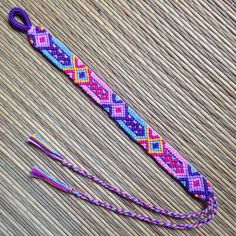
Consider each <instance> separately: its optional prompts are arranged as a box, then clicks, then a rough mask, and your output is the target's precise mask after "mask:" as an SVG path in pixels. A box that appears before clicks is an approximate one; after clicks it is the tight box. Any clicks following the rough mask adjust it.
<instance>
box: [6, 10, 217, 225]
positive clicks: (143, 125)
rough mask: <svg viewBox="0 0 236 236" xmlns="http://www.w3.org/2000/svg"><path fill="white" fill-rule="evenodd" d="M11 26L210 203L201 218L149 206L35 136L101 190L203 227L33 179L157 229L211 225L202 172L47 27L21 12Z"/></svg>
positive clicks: (209, 192)
mask: <svg viewBox="0 0 236 236" xmlns="http://www.w3.org/2000/svg"><path fill="white" fill-rule="evenodd" d="M15 16H19V17H20V18H22V21H23V22H24V23H23V24H22V23H19V22H17V21H16V19H15ZM9 22H10V24H11V25H12V26H13V27H14V28H15V29H19V30H21V31H23V32H27V35H28V40H29V42H30V43H31V45H32V46H33V47H34V48H35V49H37V50H38V51H39V52H40V53H42V54H43V55H44V56H45V57H46V58H47V59H48V60H49V61H50V62H51V63H52V64H54V65H55V66H56V67H57V68H58V69H60V70H62V71H63V72H64V73H65V74H66V75H67V76H69V77H70V78H71V80H72V81H73V82H74V84H75V85H77V86H79V87H80V88H81V89H82V90H83V91H85V92H86V93H87V94H88V95H89V96H90V97H91V98H93V99H94V101H95V102H96V103H98V104H99V105H100V106H101V107H102V108H103V109H104V110H105V111H106V112H107V113H108V114H109V116H110V117H111V118H112V119H113V120H114V121H116V123H117V124H118V126H119V127H120V128H121V129H122V130H124V131H125V132H126V133H127V134H128V135H129V137H130V138H131V139H132V140H134V141H135V142H137V143H138V144H139V145H140V146H142V148H144V150H146V152H147V154H149V155H150V156H151V157H152V158H153V159H154V160H155V161H156V162H157V163H158V164H159V165H161V166H162V167H163V169H164V170H166V171H167V172H168V173H169V174H170V175H171V176H172V177H173V178H175V179H176V180H177V181H178V182H179V183H180V184H181V185H182V186H183V187H184V188H185V189H186V190H187V191H188V192H189V193H190V194H192V195H193V196H194V197H195V198H198V199H200V200H202V201H204V202H205V203H206V205H207V207H206V208H205V209H204V210H203V211H201V212H200V213H193V214H183V213H177V212H171V211H168V210H163V209H161V208H160V207H158V206H155V205H152V204H149V203H146V202H144V201H142V200H140V199H138V198H136V197H134V196H131V195H130V194H128V193H126V192H124V191H122V190H121V189H118V188H117V187H116V186H113V185H111V184H109V183H107V182H106V181H103V180H101V179H99V178H98V177H96V176H94V175H92V174H90V173H89V172H88V171H86V170H81V169H80V168H78V167H77V166H75V165H74V164H72V163H70V162H68V161H67V160H66V159H65V158H64V157H63V156H62V155H61V154H59V153H58V152H57V151H55V150H54V149H52V148H50V147H49V146H48V145H46V144H45V142H44V141H42V139H41V138H40V137H39V136H38V135H34V136H32V137H31V138H30V139H29V142H30V143H33V144H34V145H36V146H37V147H38V148H40V149H41V150H42V151H44V152H45V153H46V154H47V155H48V156H50V157H52V158H53V159H55V160H57V161H60V162H62V164H63V165H65V166H67V167H69V168H70V169H72V170H74V171H76V172H77V173H79V174H81V175H83V176H85V177H87V178H89V179H91V180H93V181H94V182H96V183H98V184H100V185H101V186H103V187H105V188H107V189H109V190H110V191H112V192H114V193H116V194H118V195H119V196H121V197H124V198H125V199H128V200H130V201H132V202H134V203H136V204H138V205H140V206H142V207H145V208H147V209H149V210H152V211H154V212H157V213H160V214H163V215H166V216H169V217H172V218H180V219H198V220H199V221H198V222H195V223H190V224H175V223H172V222H169V221H168V222H164V221H161V220H158V219H154V218H152V217H149V216H146V215H142V214H136V213H132V212H129V211H126V210H123V209H121V208H117V207H115V206H112V205H110V204H107V203H105V202H103V201H100V200H96V199H94V198H91V197H90V196H88V195H86V194H83V193H80V192H79V191H78V190H75V189H71V188H69V187H68V186H67V185H65V184H64V183H60V182H58V181H57V180H55V179H54V178H52V177H49V176H47V175H46V174H45V173H43V172H42V171H41V170H39V169H38V168H33V170H32V176H33V177H38V178H41V179H43V180H45V181H46V182H48V183H49V184H51V185H53V186H54V187H57V188H59V189H61V190H63V191H65V192H67V193H71V194H73V195H75V196H76V197H79V198H82V199H84V200H87V201H89V202H91V203H94V204H96V205H99V206H102V207H104V208H106V209H108V210H112V211H114V212H116V213H118V214H122V215H126V216H128V217H132V218H136V219H139V220H142V221H146V222H149V223H152V224H157V225H163V226H165V227H168V228H172V229H190V228H195V227H201V226H202V225H203V224H206V223H208V222H209V221H210V220H211V219H212V218H213V217H214V216H215V215H216V213H217V206H218V204H217V200H216V198H215V194H214V191H213V188H212V185H211V183H210V182H209V181H208V180H207V179H206V178H205V177H204V176H203V175H202V174H201V173H200V172H198V171H197V170H196V169H195V168H194V167H193V166H191V164H190V163H188V162H187V161H186V160H185V159H184V158H183V156H182V155H181V154H180V153H178V152H177V151H176V150H175V149H174V148H173V147H171V146H170V145H169V144H168V142H167V141H166V140H164V139H163V138H162V137H161V136H160V135H159V134H158V133H156V132H155V131H154V130H153V129H152V128H151V127H150V126H149V125H148V124H147V122H145V121H144V120H143V119H142V118H141V117H140V116H139V115H138V114H137V113H136V112H135V111H134V110H133V109H132V108H130V107H129V106H128V105H127V104H126V103H125V102H124V101H123V100H122V99H121V98H120V97H119V96H118V95H117V94H116V93H115V92H114V91H112V89H111V88H109V87H108V85H107V84H105V83H104V82H103V81H102V80H101V79H100V78H99V77H98V76H97V75H96V74H95V73H94V72H93V71H92V70H91V69H90V68H89V67H88V66H87V65H85V64H84V63H83V62H82V61H81V60H80V59H79V58H78V57H77V56H76V55H74V54H73V53H72V52H71V51H70V50H69V49H68V48H67V47H66V46H65V45H64V44H63V43H61V42H60V41H59V40H58V39H57V38H55V37H54V36H53V35H52V34H51V33H50V32H49V31H48V30H47V29H45V28H44V27H41V26H33V25H32V24H31V21H30V18H29V16H28V15H27V13H26V12H24V11H23V10H22V9H20V8H13V9H12V10H11V11H10V13H9Z"/></svg>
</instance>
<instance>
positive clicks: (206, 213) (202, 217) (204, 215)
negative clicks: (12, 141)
mask: <svg viewBox="0 0 236 236" xmlns="http://www.w3.org/2000/svg"><path fill="white" fill-rule="evenodd" d="M28 142H29V143H30V144H33V145H35V146H36V147H38V148H39V149H40V150H42V151H43V152H44V153H45V154H46V155H48V156H49V157H51V158H52V159H54V160H57V161H60V162H61V163H62V165H63V166H65V167H68V168H69V169H72V170H73V171H75V172H76V173H78V174H80V175H82V176H84V177H86V178H88V179H90V180H92V181H93V182H95V183H97V184H99V185H100V186H102V187H104V188H106V189H108V190H109V191H111V192H113V193H115V194H117V195H119V196H120V197H122V198H124V199H126V200H129V201H131V202H133V203H135V204H137V205H139V206H141V207H144V208H145V209H148V210H150V211H153V212H155V213H159V214H161V215H165V216H167V217H171V218H176V219H181V220H186V219H198V220H199V221H198V222H195V223H190V224H176V223H173V222H170V221H162V220H159V219H155V218H152V217H149V216H147V215H143V214H136V213H133V212H130V211H127V210H125V209H123V208H119V207H116V206H113V205H111V204H109V203H107V202H106V201H101V200H98V199H95V198H93V197H91V196H90V195H88V194H85V193H81V192H79V191H78V190H75V189H73V191H72V190H70V191H69V193H72V194H74V195H75V196H76V197H79V198H81V199H83V200H86V201H88V202H90V203H93V204H95V205H98V206H101V207H103V208H106V209H107V210H110V211H113V212H115V213H118V214H121V215H125V216H128V217H132V218H135V219H138V220H141V221H145V222H148V223H151V224H157V225H162V226H165V227H168V228H172V229H191V228H196V227H201V226H202V225H203V224H206V223H208V222H209V221H210V220H211V219H212V218H213V217H214V216H215V215H216V213H217V207H218V204H217V201H216V199H215V198H210V199H209V200H208V202H207V207H206V208H205V209H204V210H202V211H201V212H199V213H179V212H172V211H170V210H164V209H162V208H160V207H159V206H157V205H153V204H151V203H148V202H145V201H144V200H142V199H139V198H137V197H135V196H132V195H131V194H129V193H127V192H126V191H123V190H122V189H120V188H118V187H116V186H115V185H112V184H110V183H108V182H107V181H105V180H102V179H101V178H99V177H97V176H96V175H93V174H91V173H90V172H89V171H87V170H85V169H82V168H80V167H78V166H77V165H75V164H74V163H72V162H71V161H69V160H67V159H66V158H64V157H63V156H62V155H61V154H60V153H59V152H57V151H56V150H55V149H53V148H52V147H51V146H50V145H49V144H48V143H46V141H45V140H43V139H42V138H41V137H40V136H39V135H37V134H34V135H33V136H31V137H30V138H29V139H28Z"/></svg>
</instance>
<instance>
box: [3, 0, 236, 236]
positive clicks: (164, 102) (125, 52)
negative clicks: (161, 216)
mask: <svg viewBox="0 0 236 236" xmlns="http://www.w3.org/2000/svg"><path fill="white" fill-rule="evenodd" d="M16 5H17V6H19V7H22V8H24V9H25V10H26V11H27V12H28V13H29V15H30V16H31V19H32V22H33V23H34V24H35V25H44V26H46V27H47V28H48V29H49V30H50V31H51V32H52V33H53V34H54V35H55V36H56V37H57V38H58V39H60V40H61V41H62V42H64V43H65V44H66V45H67V46H68V47H69V48H70V49H72V51H73V52H75V53H76V54H77V55H78V56H79V57H80V58H81V59H82V61H84V62H85V63H86V64H87V65H89V66H90V67H91V68H92V69H93V70H94V71H95V72H96V73H97V74H98V75H100V76H101V78H103V80H104V81H105V82H106V83H107V84H108V85H109V86H110V87H111V88H112V89H113V90H114V91H115V92H117V93H118V94H119V95H120V97H122V98H123V99H124V100H125V101H126V102H127V103H128V104H129V105H130V106H131V107H133V108H134V110H135V111H136V112H137V113H138V114H140V115H141V116H142V118H144V119H145V120H147V122H148V123H149V124H150V125H151V126H152V127H153V128H154V129H155V130H156V131H158V133H159V134H161V135H162V136H163V137H164V138H165V139H166V140H167V141H168V142H169V143H170V144H171V145H172V146H173V147H174V148H176V149H177V150H178V151H179V152H180V153H182V154H183V155H184V156H185V157H186V159H187V160H188V161H189V162H190V163H192V164H193V165H194V166H195V167H196V168H197V169H198V170H199V171H201V172H202V173H203V174H204V175H206V176H207V178H208V179H209V180H210V181H211V182H212V183H213V184H214V186H215V191H216V194H217V196H218V198H219V204H220V209H219V214H218V215H217V217H216V218H215V220H214V221H213V222H211V223H210V224H209V225H208V226H205V227H204V228H202V229H196V230H190V231H173V230H168V229H164V228H160V227H156V226H153V225H149V224H147V223H142V222H137V221H135V220H133V219H128V218H125V217H121V216H118V215H115V214H113V213H110V212H107V211H105V210H104V209H101V208H99V207H96V206H94V205H91V204H89V203H87V202H84V201H82V200H79V199H75V198H74V197H72V196H68V195H66V194H64V193H62V192H60V191H57V190H55V189H53V188H51V187H50V186H48V185H47V184H45V183H43V182H42V181H38V180H36V179H31V178H30V177H29V173H30V169H31V168H32V166H34V165H38V166H40V167H41V168H42V169H43V170H45V171H46V172H48V173H50V174H51V175H53V176H55V177H58V179H61V180H65V181H66V182H68V183H70V184H71V185H73V186H79V189H80V190H81V191H84V192H87V193H89V194H91V195H92V196H96V197H98V198H100V199H106V200H107V201H109V202H111V203H113V204H117V205H119V206H122V207H126V208H128V209H131V210H135V211H139V210H140V209H139V208H138V207H137V206H135V205H133V204H131V203H130V202H126V201H125V200H124V199H121V198H119V197H118V196H115V195H113V194H111V193H110V192H108V191H106V190H104V189H101V188H99V187H98V186H96V185H95V184H93V183H92V182H90V181H87V180H85V179H83V178H82V177H80V176H76V174H75V173H72V172H70V171H68V170H67V169H63V168H62V167H61V166H60V165H58V164H57V163H56V162H54V161H53V160H51V159H49V158H47V157H46V156H45V155H44V154H42V153H41V152H39V151H38V150H36V149H34V148H33V147H32V146H30V145H28V144H27V142H26V140H27V137H28V136H29V135H31V134H32V133H33V132H37V133H39V134H40V135H42V136H43V137H45V139H47V140H48V141H50V143H52V144H53V145H54V146H55V147H57V149H58V150H60V151H61V152H62V153H63V154H65V155H66V156H67V157H68V158H70V159H71V160H73V161H74V162H75V163H76V164H78V165H79V166H81V167H84V168H87V169H88V170H90V171H91V172H92V173H94V174H97V175H99V176H101V177H102V178H104V179H106V180H108V181H109V182H111V183H113V184H115V185H117V186H119V187H120V188H123V189H124V190H126V191H127V192H129V193H131V194H134V195H136V196H138V197H140V198H143V199H144V200H147V201H149V202H152V203H156V204H158V205H160V206H161V207H163V208H168V209H171V210H173V211H183V212H189V211H199V210H200V209H202V207H203V206H202V204H200V202H197V201H196V200H194V199H193V198H191V197H190V196H189V195H188V194H187V193H186V192H185V191H184V190H183V189H182V187H180V186H179V185H178V183H176V182H175V181H174V180H173V179H172V178H171V177H170V176H168V174H166V173H165V172H164V171H163V170H162V169H161V168H160V167H159V166H156V165H155V163H154V161H153V160H152V159H151V158H149V157H148V156H147V155H146V154H145V153H144V151H143V150H142V149H141V148H140V147H139V146H138V145H136V144H135V143H134V142H132V141H131V140H130V139H129V138H128V137H127V136H126V135H125V134H124V133H123V132H122V131H121V130H120V129H119V128H118V127H117V126H116V124H115V123H114V122H112V121H111V120H110V118H109V117H108V116H107V115H106V113H105V112H104V111H102V110H101V109H100V108H99V107H98V106H97V105H96V104H95V103H93V102H92V101H91V100H90V99H89V98H88V96H86V95H85V94H84V93H83V92H82V91H81V90H80V89H79V88H76V87H75V86H73V85H72V83H71V82H70V81H69V80H68V78H67V77H66V76H65V75H64V74H62V73H60V72H59V71H57V70H56V69H55V68H54V67H53V66H52V65H51V64H50V63H48V62H47V61H46V60H45V59H44V58H43V57H42V56H41V55H40V54H39V53H37V52H36V51H35V50H34V49H33V48H32V47H31V46H30V44H29V43H28V42H27V39H26V35H25V34H23V33H19V32H16V31H15V30H13V29H12V28H11V27H10V26H9V24H8V19H7V15H8V12H9V11H10V9H11V8H12V7H14V6H16ZM235 12H236V4H235V1H232V0H231V1H227V0H225V1H223V0H222V1H218V0H210V1H194V0H191V1H157V0H153V1H148V0H145V1H139V0H133V1H125V0H107V1H106V0H100V1H95V0H81V1H79V0H77V1H72V0H70V1H63V0H55V1H39V0H35V1H15V0H9V1H1V2H0V16H1V17H0V79H1V108H2V109H1V148H0V152H1V159H0V163H1V165H0V168H1V171H0V177H1V189H0V191H1V192H0V212H1V215H0V217H1V220H0V235H1V236H2V235H4V236H5V235H14V236H15V235H17V236H18V235H19V236H20V235H30V236H31V235H32V236H33V235H36V236H38V235H56V236H58V235H92V236H96V235H103V236H104V235H112V236H113V235H124V236H127V235H140V236H143V235H148V236H152V235H163V236H171V235H173V236H174V235H214V236H217V235H222V236H227V235H234V233H235V231H234V230H235V214H236V212H235V203H236V191H235V189H236V186H235V179H236V174H235V161H236V139H235V138H236V127H235V123H236V14H235ZM142 211H143V212H144V213H148V212H147V211H145V210H142ZM150 214H151V215H153V216H155V214H152V213H150Z"/></svg>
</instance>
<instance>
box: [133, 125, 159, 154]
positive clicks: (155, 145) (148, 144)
mask: <svg viewBox="0 0 236 236" xmlns="http://www.w3.org/2000/svg"><path fill="white" fill-rule="evenodd" d="M146 135H147V136H146V137H145V138H138V139H136V141H137V142H138V143H139V144H140V145H142V146H143V147H144V149H145V150H146V151H147V153H148V154H159V155H160V154H163V138H162V137H160V136H159V135H158V134H156V133H154V131H153V130H152V128H150V127H146Z"/></svg>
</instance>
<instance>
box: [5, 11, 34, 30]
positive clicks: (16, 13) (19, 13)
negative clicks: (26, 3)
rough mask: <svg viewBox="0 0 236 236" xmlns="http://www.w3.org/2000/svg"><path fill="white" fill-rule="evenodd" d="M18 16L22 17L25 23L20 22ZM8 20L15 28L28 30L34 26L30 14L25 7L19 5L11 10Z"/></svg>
mask: <svg viewBox="0 0 236 236" xmlns="http://www.w3.org/2000/svg"><path fill="white" fill-rule="evenodd" d="M16 16H18V17H20V18H21V20H22V21H23V23H24V24H22V23H20V22H18V21H17V20H16V19H15V17H16ZM8 20H9V22H10V24H11V26H12V27H13V28H15V29H17V30H20V31H23V32H26V31H28V30H29V29H30V28H31V26H32V23H31V21H30V18H29V15H28V14H27V13H26V12H25V11H24V10H23V9H21V8H19V7H14V8H13V9H12V10H11V11H10V13H9V15H8Z"/></svg>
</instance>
